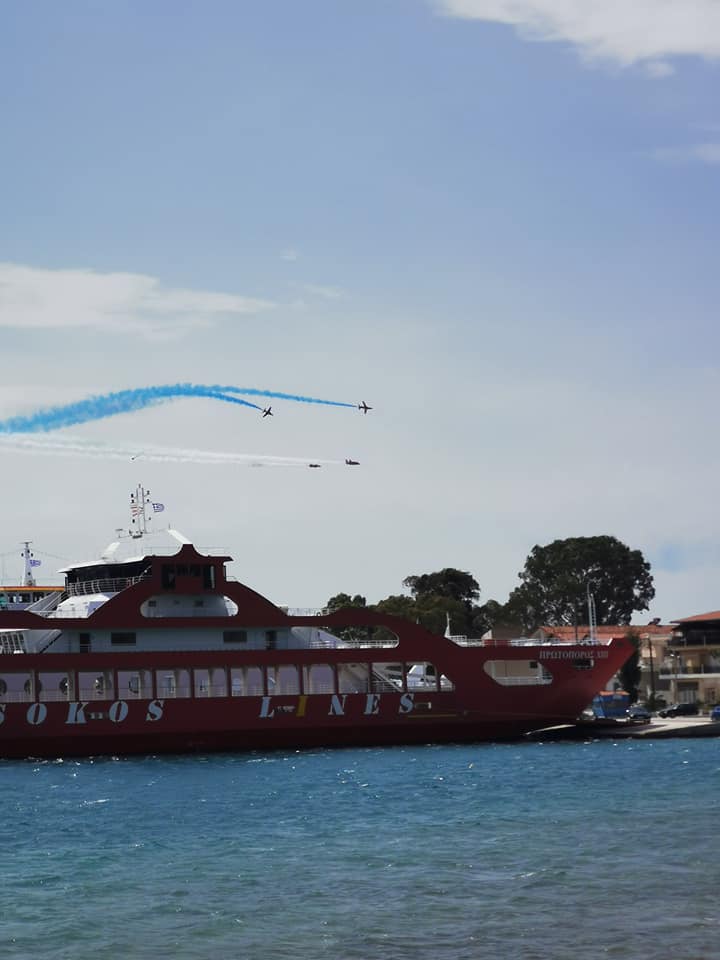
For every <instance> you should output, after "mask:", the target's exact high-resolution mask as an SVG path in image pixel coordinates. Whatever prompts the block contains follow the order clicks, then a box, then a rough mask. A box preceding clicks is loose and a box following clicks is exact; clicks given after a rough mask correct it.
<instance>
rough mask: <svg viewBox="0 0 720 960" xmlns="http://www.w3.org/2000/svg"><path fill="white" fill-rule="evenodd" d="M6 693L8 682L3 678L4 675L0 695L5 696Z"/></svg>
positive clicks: (0, 681) (0, 682) (0, 684)
mask: <svg viewBox="0 0 720 960" xmlns="http://www.w3.org/2000/svg"><path fill="white" fill-rule="evenodd" d="M6 693H7V684H6V683H5V681H4V680H3V679H2V677H0V697H4V696H5V694H6Z"/></svg>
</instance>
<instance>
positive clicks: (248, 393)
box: [217, 387, 357, 407]
mask: <svg viewBox="0 0 720 960" xmlns="http://www.w3.org/2000/svg"><path fill="white" fill-rule="evenodd" d="M217 389H218V390H223V391H224V392H225V393H239V394H241V396H243V397H270V398H272V399H274V400H293V401H295V403H322V404H324V405H325V406H328V407H356V406H357V404H355V403H343V402H342V401H340V400H318V399H317V397H303V396H299V395H298V394H295V393H278V391H277V390H255V389H252V388H250V387H218V388H217Z"/></svg>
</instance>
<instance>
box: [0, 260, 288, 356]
mask: <svg viewBox="0 0 720 960" xmlns="http://www.w3.org/2000/svg"><path fill="white" fill-rule="evenodd" d="M271 306H272V304H271V303H269V302H267V301H264V300H254V299H251V298H249V297H241V296H237V295H235V294H229V293H215V292H212V291H207V290H186V289H184V288H182V287H166V286H164V285H163V284H162V283H161V282H160V280H158V279H157V278H156V277H150V276H146V275H144V274H139V273H98V272H95V271H93V270H82V269H80V270H45V269H40V268H38V267H30V266H25V265H22V264H14V263H0V327H17V328H20V329H25V330H27V329H68V328H88V327H94V328H96V329H98V330H102V331H103V332H105V333H120V334H121V333H132V334H137V333H140V334H144V335H145V336H147V337H150V338H154V339H157V338H169V337H175V336H178V335H179V334H182V333H186V332H187V331H188V330H190V329H193V328H196V327H207V326H210V325H211V324H212V323H213V322H214V321H215V320H217V319H219V318H223V317H229V316H238V315H243V314H254V313H257V312H259V311H260V310H264V309H267V308H269V307H271Z"/></svg>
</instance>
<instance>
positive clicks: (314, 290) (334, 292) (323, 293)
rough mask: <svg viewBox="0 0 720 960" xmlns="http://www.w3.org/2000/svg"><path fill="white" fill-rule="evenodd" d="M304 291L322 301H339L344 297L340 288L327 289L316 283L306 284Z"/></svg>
mask: <svg viewBox="0 0 720 960" xmlns="http://www.w3.org/2000/svg"><path fill="white" fill-rule="evenodd" d="M304 289H305V290H306V291H307V292H308V293H310V294H312V295H313V296H315V297H321V298H322V299H323V300H340V299H342V297H343V296H344V294H343V291H342V290H341V289H340V287H327V286H322V285H321V284H318V283H306V284H305V287H304Z"/></svg>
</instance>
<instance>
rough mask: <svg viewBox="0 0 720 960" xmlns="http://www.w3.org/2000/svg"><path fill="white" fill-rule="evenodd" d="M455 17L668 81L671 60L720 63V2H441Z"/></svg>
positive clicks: (468, 0) (441, 9)
mask: <svg viewBox="0 0 720 960" xmlns="http://www.w3.org/2000/svg"><path fill="white" fill-rule="evenodd" d="M435 5H436V8H438V9H439V10H440V11H441V12H442V13H444V14H447V15H448V16H451V17H458V18H461V19H468V20H486V21H491V22H494V23H506V24H509V25H511V26H513V27H515V28H516V29H517V30H518V31H521V32H523V33H524V34H526V35H529V36H530V37H531V38H533V39H536V40H549V41H563V42H566V43H570V44H572V45H573V46H575V47H576V48H577V49H578V50H579V51H580V53H581V54H582V55H583V57H585V58H587V59H589V60H603V61H609V62H614V63H618V64H620V65H622V66H629V65H631V64H639V63H643V64H645V65H646V69H647V70H648V72H649V73H650V74H651V75H652V76H667V74H668V73H669V72H672V66H671V65H670V64H668V63H667V59H668V58H669V57H678V56H698V57H704V58H705V59H708V60H712V59H717V58H720V3H718V2H717V0H435Z"/></svg>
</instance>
